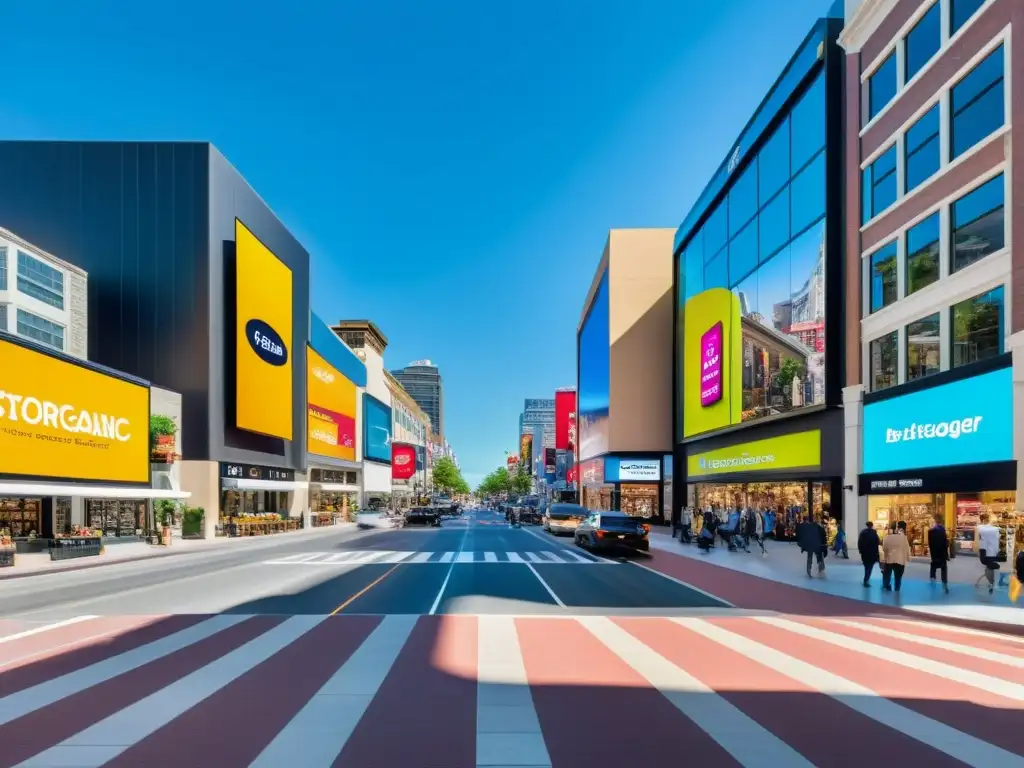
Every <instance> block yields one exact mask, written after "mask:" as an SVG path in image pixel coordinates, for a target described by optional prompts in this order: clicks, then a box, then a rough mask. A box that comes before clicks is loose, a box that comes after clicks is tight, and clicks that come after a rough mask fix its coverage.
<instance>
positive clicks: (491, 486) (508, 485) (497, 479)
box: [476, 467, 512, 496]
mask: <svg viewBox="0 0 1024 768" xmlns="http://www.w3.org/2000/svg"><path fill="white" fill-rule="evenodd" d="M511 490H512V478H511V477H509V474H508V470H507V469H506V468H505V467H498V468H497V469H496V470H494V471H493V472H491V473H490V474H489V475H487V476H486V477H485V478H484V479H483V480H481V481H480V485H479V486H478V487H477V489H476V492H477V493H478V494H480V495H481V496H496V495H498V494H499V493H509V492H510V491H511Z"/></svg>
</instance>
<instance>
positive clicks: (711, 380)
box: [682, 288, 743, 437]
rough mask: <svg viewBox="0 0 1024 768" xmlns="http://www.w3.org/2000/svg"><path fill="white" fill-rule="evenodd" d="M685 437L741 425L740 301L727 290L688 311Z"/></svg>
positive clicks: (702, 296) (713, 292)
mask: <svg viewBox="0 0 1024 768" xmlns="http://www.w3.org/2000/svg"><path fill="white" fill-rule="evenodd" d="M682 331H683V436H684V437H691V436H692V435H699V434H701V433H702V432H710V431H711V430H714V429H721V428H722V427H728V426H731V425H733V424H739V423H740V420H741V417H742V411H743V339H742V327H741V325H740V300H739V298H738V297H737V296H736V294H734V293H733V292H732V291H729V290H726V289H725V288H712V289H710V290H707V291H704V292H703V293H698V294H697V295H696V296H694V297H692V298H690V299H689V300H688V301H687V302H686V306H685V308H684V310H683V328H682Z"/></svg>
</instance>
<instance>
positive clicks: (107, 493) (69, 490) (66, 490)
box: [0, 482, 192, 499]
mask: <svg viewBox="0 0 1024 768" xmlns="http://www.w3.org/2000/svg"><path fill="white" fill-rule="evenodd" d="M3 496H15V497H26V496H82V497H85V498H89V499H188V498H191V496H192V494H191V493H189V492H188V491H172V490H169V489H165V488H146V487H141V488H135V487H132V486H110V485H85V484H82V485H57V484H56V483H15V482H11V483H0V497H3Z"/></svg>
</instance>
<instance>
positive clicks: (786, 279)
mask: <svg viewBox="0 0 1024 768" xmlns="http://www.w3.org/2000/svg"><path fill="white" fill-rule="evenodd" d="M790 273H791V264H790V253H789V248H783V249H782V250H781V251H779V252H778V253H777V254H775V255H774V256H772V258H771V259H770V260H769V261H768V262H766V263H765V264H762V265H761V268H760V269H759V270H758V272H757V306H758V310H759V311H760V322H761V324H762V325H765V326H767V327H769V328H774V329H775V330H777V331H781V332H783V333H788V332H789V326H790V325H791V324H792V306H791V304H790V301H789V293H790V280H791V274H790Z"/></svg>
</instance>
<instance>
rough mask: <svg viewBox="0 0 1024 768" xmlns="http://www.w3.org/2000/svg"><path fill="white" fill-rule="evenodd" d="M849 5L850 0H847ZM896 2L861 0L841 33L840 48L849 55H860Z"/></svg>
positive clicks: (890, 0) (891, 0) (894, 0)
mask: <svg viewBox="0 0 1024 768" xmlns="http://www.w3.org/2000/svg"><path fill="white" fill-rule="evenodd" d="M846 2H847V4H849V3H850V0H846ZM895 5H896V0H861V3H860V5H858V6H857V10H855V11H854V12H853V16H851V17H849V18H848V19H847V20H846V26H844V27H843V31H842V32H840V33H839V40H838V43H839V46H840V47H841V48H842V49H843V50H844V51H846V52H847V53H859V52H860V49H861V48H863V47H864V43H866V42H867V41H868V38H870V37H871V35H873V34H874V33H875V32H876V31H877V30H878V27H879V26H880V25H881V23H882V22H883V21H884V20H885V17H886V16H888V15H889V14H890V13H892V10H893V8H894V7H895Z"/></svg>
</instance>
